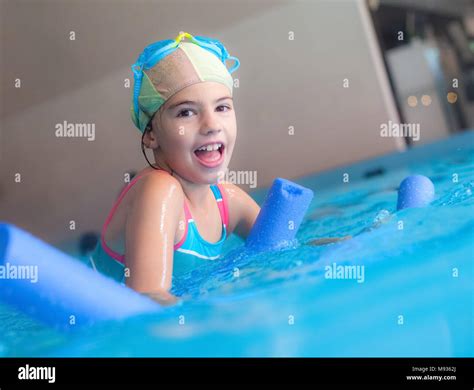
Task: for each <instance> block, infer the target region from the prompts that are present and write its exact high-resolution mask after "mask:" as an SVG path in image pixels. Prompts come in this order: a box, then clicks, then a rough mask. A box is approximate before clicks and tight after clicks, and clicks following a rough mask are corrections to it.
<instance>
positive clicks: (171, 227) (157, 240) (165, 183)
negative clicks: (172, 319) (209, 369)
mask: <svg viewBox="0 0 474 390" xmlns="http://www.w3.org/2000/svg"><path fill="white" fill-rule="evenodd" d="M141 182H142V183H140V184H139V183H137V188H136V190H137V194H136V196H135V199H134V201H133V205H132V206H131V208H130V210H129V211H128V214H127V222H126V232H125V235H126V241H125V242H126V245H125V248H126V250H125V259H126V261H127V267H128V268H129V271H130V273H129V277H128V278H127V281H126V284H127V286H129V287H131V288H133V289H134V290H136V291H138V292H141V293H145V294H147V295H149V296H150V297H151V298H153V299H155V300H157V301H159V302H160V303H163V304H170V303H173V301H174V300H175V299H176V298H175V297H174V296H173V295H172V294H170V293H169V292H168V290H169V289H170V288H171V276H172V274H173V245H174V239H175V232H176V230H177V229H176V228H177V224H178V220H179V214H180V211H181V208H182V206H183V202H184V195H183V192H182V189H181V186H180V185H179V182H178V181H177V180H176V179H175V178H173V177H172V176H168V175H147V177H145V178H143V179H142V180H141Z"/></svg>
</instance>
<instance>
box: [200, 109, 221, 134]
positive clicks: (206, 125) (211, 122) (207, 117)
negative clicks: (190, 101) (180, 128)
mask: <svg viewBox="0 0 474 390" xmlns="http://www.w3.org/2000/svg"><path fill="white" fill-rule="evenodd" d="M221 131H222V125H221V123H220V121H219V120H218V118H217V115H216V114H215V113H213V112H210V113H209V112H207V113H203V117H202V121H201V129H200V133H201V134H203V135H207V134H211V133H219V132H221Z"/></svg>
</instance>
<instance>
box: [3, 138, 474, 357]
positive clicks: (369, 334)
mask: <svg viewBox="0 0 474 390" xmlns="http://www.w3.org/2000/svg"><path fill="white" fill-rule="evenodd" d="M473 141H474V137H473V135H472V132H471V133H470V134H468V135H464V136H463V142H459V140H457V141H455V142H454V143H453V142H451V143H450V142H447V141H441V142H439V143H437V144H436V145H435V146H434V147H426V148H425V149H426V151H427V152H426V153H425V156H424V157H423V158H421V157H420V158H418V159H413V158H411V159H408V158H406V156H404V155H400V156H395V157H393V158H392V163H391V164H390V166H386V167H382V169H380V170H378V171H377V172H378V174H375V175H370V176H371V177H369V178H367V179H359V178H357V179H355V180H349V182H348V183H343V181H342V177H341V176H340V172H342V171H344V169H343V170H342V171H341V170H338V171H334V172H333V175H334V180H333V183H332V184H331V185H330V186H328V185H325V184H322V183H323V182H322V180H321V177H322V175H315V176H312V177H307V178H304V179H302V180H301V181H298V182H301V183H302V184H303V185H305V186H307V187H310V188H311V189H312V190H313V191H314V192H315V197H314V200H313V202H312V204H311V206H310V209H309V211H308V213H307V215H306V217H305V220H304V221H303V223H302V225H301V228H300V231H299V232H298V235H297V238H298V243H297V244H295V245H294V246H293V247H292V248H288V249H286V250H284V251H280V252H274V253H265V254H260V255H254V256H246V255H240V256H226V257H224V259H223V260H222V261H220V262H214V263H209V264H205V265H204V266H203V267H202V269H199V270H195V271H193V272H191V273H190V274H188V275H186V276H185V277H183V278H182V279H180V280H178V281H176V283H175V286H174V292H175V293H177V294H179V295H182V297H183V299H182V302H181V303H180V304H179V305H177V306H174V307H168V308H164V309H163V310H162V311H161V312H159V313H156V314H148V315H143V316H139V317H135V318H130V319H128V320H125V321H113V322H112V321H111V322H106V323H101V324H96V325H95V326H92V327H90V328H84V329H77V330H74V331H71V332H69V333H58V332H56V331H54V330H52V329H48V328H46V327H44V326H42V325H40V324H37V323H35V322H34V321H32V320H31V319H29V318H27V317H25V316H24V315H22V314H21V313H17V312H15V311H13V310H12V309H10V308H7V307H5V306H1V307H0V356H473V355H474V354H473V352H474V342H473V312H474V311H473V302H474V300H473V292H474V288H473V282H474V276H473V261H474V218H473V216H474V213H473V211H474V195H473V192H474V146H473V144H474V142H473ZM440 145H443V147H440ZM374 161H375V162H377V161H376V160H372V161H371V162H370V164H368V163H367V164H365V165H366V166H367V167H368V166H369V165H370V166H373V164H374ZM379 161H380V164H381V165H382V166H383V164H384V162H386V160H384V159H379ZM394 162H395V163H394ZM359 166H362V167H363V166H364V164H362V165H360V164H359ZM346 170H347V171H348V172H351V167H347V169H346ZM330 174H331V173H329V175H330ZM409 174H423V175H426V176H428V177H429V178H430V179H431V180H432V181H433V183H434V185H435V188H436V198H435V201H434V202H433V203H432V204H431V205H430V206H428V207H425V208H420V209H406V210H402V211H398V212H397V211H396V201H397V186H398V184H399V183H400V182H401V181H402V180H403V178H404V177H406V176H408V175H409ZM324 175H325V177H326V178H327V177H328V173H326V174H324ZM256 199H258V195H257V196H256ZM259 200H261V199H259ZM346 235H351V236H352V239H349V240H345V241H341V242H338V243H334V244H329V245H323V246H314V245H311V244H310V243H311V242H312V241H313V240H315V239H319V238H325V237H342V236H346ZM241 243H242V242H241V240H239V239H238V238H236V237H233V238H231V239H229V241H228V242H227V245H226V252H227V253H232V250H233V249H235V248H236V247H237V246H239V245H240V244H241ZM351 265H352V266H355V267H354V268H351V269H349V268H347V267H346V268H344V266H351ZM338 266H339V267H340V266H342V268H337V267H338ZM356 267H357V268H356ZM337 269H343V270H346V271H347V270H357V271H358V273H357V272H355V273H352V274H351V273H346V274H339V276H345V278H337V276H338V274H333V275H332V276H334V277H335V278H332V279H331V278H329V277H330V276H331V274H330V273H329V271H330V270H331V271H332V270H337ZM77 288H87V287H86V286H77Z"/></svg>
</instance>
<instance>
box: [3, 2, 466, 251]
mask: <svg viewBox="0 0 474 390" xmlns="http://www.w3.org/2000/svg"><path fill="white" fill-rule="evenodd" d="M391 3H392V2H390V1H387V2H383V1H382V2H380V1H368V2H366V1H363V0H337V1H333V0H306V1H270V0H248V1H229V0H226V1H218V0H213V1H184V0H178V1H161V0H157V1H133V2H132V1H112V0H95V1H92V0H89V1H73V0H70V1H66V0H56V1H52V0H41V1H40V0H37V1H33V0H30V1H25V0H15V1H13V0H2V1H1V3H0V4H1V10H0V11H1V37H0V38H1V39H0V42H1V59H0V61H1V63H0V65H1V69H2V72H1V75H2V79H1V138H0V141H1V150H0V151H1V183H0V219H1V220H7V221H9V222H12V223H15V224H17V225H19V226H21V227H23V228H24V229H27V230H28V231H30V232H32V233H33V234H35V235H37V236H39V237H40V238H42V239H44V240H47V241H48V242H50V243H52V244H55V245H59V244H60V243H62V242H68V241H71V240H74V239H77V238H78V237H79V236H80V235H81V234H82V233H84V232H87V231H98V230H100V228H101V225H102V224H103V222H104V220H105V218H106V216H107V213H108V212H109V210H110V207H111V205H112V203H113V201H114V200H115V197H116V196H117V195H118V192H119V191H120V189H121V188H122V186H123V185H124V184H125V183H124V175H125V174H126V173H127V172H133V171H138V170H140V169H142V168H143V167H144V166H145V165H146V163H145V161H144V159H143V156H142V155H141V151H140V134H139V132H138V131H137V130H136V129H135V128H134V127H133V125H132V123H131V121H130V117H129V106H130V96H131V88H132V87H133V83H132V81H133V77H132V74H131V71H130V65H131V64H133V63H134V62H135V60H136V58H137V57H138V55H139V53H140V52H141V51H142V49H143V48H144V47H145V46H146V45H148V44H149V43H152V42H154V41H157V40H161V39H169V38H174V37H175V36H176V35H177V34H178V32H179V31H187V32H190V33H191V34H195V35H205V36H211V37H215V38H218V39H220V40H221V41H222V42H223V43H224V44H225V45H226V47H227V49H228V51H229V53H230V54H231V55H234V56H237V57H239V59H240V61H241V67H240V69H239V70H238V71H237V72H235V73H234V74H233V76H234V78H235V79H238V84H239V86H238V88H236V89H235V95H234V101H235V107H236V113H237V124H238V130H239V134H238V139H237V144H236V148H235V152H234V156H233V159H232V162H231V166H230V169H232V170H246V171H248V170H250V171H254V170H255V171H257V173H258V183H257V184H258V187H265V186H268V185H269V184H270V183H271V182H272V180H273V179H274V178H275V177H277V176H280V177H286V178H290V179H296V178H298V177H301V176H304V175H309V174H312V173H317V172H321V171H323V170H327V169H330V168H334V167H337V166H342V165H345V164H350V163H352V162H355V161H359V160H362V159H366V158H370V157H373V156H378V155H382V154H385V153H388V152H393V151H403V150H404V149H405V148H406V147H410V142H409V140H405V139H403V138H383V137H380V125H381V124H382V123H387V122H388V121H392V122H400V121H402V120H405V119H407V120H411V119H412V118H415V120H417V121H419V122H420V123H422V129H423V130H422V136H423V138H422V140H421V142H424V141H425V140H435V139H439V138H442V137H445V136H449V134H451V133H453V132H456V131H459V130H460V129H461V128H465V127H472V124H473V121H474V119H473V118H474V115H473V114H472V111H473V109H472V102H470V103H469V102H468V99H467V97H466V93H464V92H463V94H462V96H461V94H460V95H459V100H458V102H459V105H460V104H461V103H462V109H461V108H457V109H458V110H461V114H462V120H461V121H460V120H459V118H458V117H459V115H458V114H459V113H458V114H455V113H454V114H453V113H449V112H448V113H446V112H444V111H443V110H445V106H446V97H445V96H444V97H443V94H442V93H440V92H439V96H438V90H439V88H441V86H440V85H437V86H436V85H434V83H435V81H436V80H435V78H432V77H431V76H430V74H428V75H426V72H428V73H430V72H431V70H430V69H431V68H430V67H429V66H425V64H424V62H423V61H424V60H422V61H421V63H422V64H421V65H420V69H416V68H414V67H413V66H408V67H407V69H406V70H405V69H401V66H400V65H398V63H397V61H399V62H401V63H403V60H401V61H400V57H399V56H397V55H396V52H394V50H399V51H402V49H403V48H404V46H406V47H407V48H409V49H410V50H413V49H412V44H413V42H417V43H416V44H417V45H421V46H422V48H421V49H420V47H418V51H420V50H421V51H423V50H424V49H425V48H431V49H433V48H434V50H435V51H436V50H437V46H436V45H437V43H438V41H437V38H436V36H435V33H434V32H433V34H432V35H430V36H428V38H427V37H426V36H424V35H423V34H421V33H420V32H421V31H424V30H423V26H421V25H420V23H421V22H420V20H419V19H418V20H416V18H415V22H416V23H418V25H417V28H418V30H416V29H415V30H413V29H412V30H409V29H408V30H407V23H406V14H410V15H412V14H413V13H415V14H426V13H427V14H434V15H437V16H436V17H439V18H441V19H443V18H448V19H447V20H449V21H455V22H457V23H460V26H461V29H462V30H463V31H464V29H465V27H464V22H463V21H464V17H465V15H466V10H468V9H469V4H470V3H469V2H466V1H462V0H459V1H458V2H457V1H456V0H455V1H449V2H448V1H445V2H443V1H435V2H432V3H433V4H434V6H433V7H434V9H435V10H434V11H433V7H432V8H430V9H429V10H428V11H426V10H423V9H421V10H420V9H413V8H407V7H408V6H404V5H403V4H402V7H401V8H400V7H398V6H394V5H393V4H391ZM418 3H421V2H418ZM425 3H426V2H425ZM448 3H449V4H451V5H450V6H448V5H447V4H448ZM453 3H456V4H455V5H453ZM436 5H437V7H438V8H436ZM443 7H444V8H443ZM453 8H454V9H458V8H459V10H460V11H457V12H458V13H453V12H452V9H453ZM394 13H400V15H401V16H400V17H399V18H398V19H397V18H395V19H396V20H395V19H391V15H393V14H394ZM409 18H413V16H409ZM390 20H392V22H393V24H392V25H391V24H390V23H391V22H390ZM399 20H402V22H403V23H402V25H401V27H400V26H399V25H398V24H397V23H399ZM410 20H411V19H410ZM387 23H388V24H387ZM416 23H415V24H416ZM471 23H472V22H471ZM408 27H409V28H410V26H408ZM400 28H401V29H402V31H405V32H406V33H407V34H406V35H405V37H406V39H404V40H403V41H402V42H400V41H398V42H397V43H396V44H393V42H392V44H391V43H390V42H391V41H390V39H391V38H393V37H391V36H389V35H390V34H397V33H398V31H400ZM409 32H411V33H412V35H410V33H409ZM414 32H416V33H417V34H418V35H417V36H416V37H415V36H414ZM458 33H459V32H458ZM458 35H459V34H458ZM72 36H74V39H71V38H72ZM412 38H413V39H412ZM414 38H417V40H416V39H414ZM444 45H446V46H448V47H449V48H451V47H454V46H453V44H452V43H451V42H449V41H446V42H445V43H444ZM415 50H416V48H415ZM453 50H454V49H453ZM394 53H395V54H394ZM438 53H439V52H438ZM402 54H403V53H402ZM452 55H453V57H452V58H453V59H452V62H453V61H454V64H455V65H454V67H452V71H453V72H454V73H455V74H459V73H460V71H459V69H458V70H456V68H455V66H459V65H460V64H459V62H457V61H458V60H457V59H458V58H459V54H457V53H456V52H455V50H454V52H453V53H452ZM420 56H421V57H423V54H420ZM408 58H412V57H411V55H410V54H408ZM463 66H464V65H463ZM391 68H392V69H391ZM440 71H441V72H443V70H442V69H441V70H440ZM456 72H457V73H456ZM421 73H423V74H424V75H425V76H426V77H424V78H422V77H421V76H420V77H419V76H418V74H421ZM407 74H408V75H411V76H413V75H415V77H414V78H415V79H423V80H422V81H423V82H420V83H418V84H417V86H416V88H412V86H410V82H409V81H408V82H407V81H406V78H407V77H408V76H407ZM442 74H443V73H442ZM433 80H435V81H433ZM406 84H407V85H408V87H407V86H406ZM443 93H444V92H443ZM423 94H429V95H430V96H431V101H432V103H431V105H430V106H424V105H422V104H421V103H420V104H419V105H418V106H417V107H415V109H418V110H420V109H421V110H425V111H422V114H423V115H418V117H413V116H410V114H413V112H414V111H408V108H407V107H406V104H407V103H406V102H407V98H408V97H409V96H411V95H416V96H418V101H419V102H421V100H420V99H421V95H423ZM445 95H446V94H445ZM410 108H413V107H411V106H410ZM451 108H452V107H451ZM428 110H432V111H433V112H436V115H439V117H440V118H441V119H442V120H443V121H444V122H441V121H439V120H435V121H434V122H433V120H432V119H430V118H432V115H434V114H433V112H432V113H431V114H430V113H428ZM442 111H443V112H442ZM423 117H426V118H428V119H423ZM449 118H451V119H449ZM453 118H454V119H453ZM456 118H457V119H456ZM423 120H426V121H427V122H425V124H426V126H424V125H423V123H424V122H423ZM64 121H67V122H68V123H88V124H94V126H95V139H94V141H88V140H87V139H85V138H57V137H56V136H55V125H56V124H58V123H63V122H64ZM438 124H439V126H438ZM290 126H292V128H293V129H294V134H293V135H290V134H289V128H290ZM244 187H245V186H244ZM246 189H248V187H247V188H246ZM71 221H74V229H73V230H71V229H70V227H71Z"/></svg>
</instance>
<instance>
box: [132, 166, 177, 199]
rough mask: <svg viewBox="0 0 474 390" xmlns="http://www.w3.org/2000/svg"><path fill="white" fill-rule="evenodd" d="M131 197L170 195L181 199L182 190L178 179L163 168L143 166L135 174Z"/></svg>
mask: <svg viewBox="0 0 474 390" xmlns="http://www.w3.org/2000/svg"><path fill="white" fill-rule="evenodd" d="M134 179H137V180H136V183H135V185H134V187H135V189H134V190H135V191H134V196H133V198H134V199H136V198H140V199H143V198H155V197H159V198H165V197H169V196H170V195H172V196H173V198H174V200H177V201H180V200H181V201H182V199H183V197H184V192H183V189H182V187H181V184H180V182H179V181H178V179H176V178H175V177H173V176H172V175H170V174H169V173H168V172H166V171H163V170H157V169H153V168H145V169H143V170H141V171H140V172H138V173H137V174H136V175H135V178H134Z"/></svg>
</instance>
